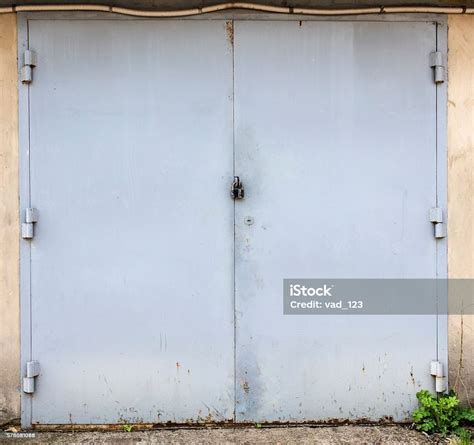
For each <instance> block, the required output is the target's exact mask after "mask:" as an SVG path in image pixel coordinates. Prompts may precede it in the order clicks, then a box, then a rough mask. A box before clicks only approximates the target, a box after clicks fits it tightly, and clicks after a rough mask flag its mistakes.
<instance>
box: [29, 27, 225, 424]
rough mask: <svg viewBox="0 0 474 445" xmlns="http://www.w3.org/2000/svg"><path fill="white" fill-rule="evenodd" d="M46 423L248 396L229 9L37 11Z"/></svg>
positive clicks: (37, 306) (38, 332)
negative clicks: (239, 370)
mask: <svg viewBox="0 0 474 445" xmlns="http://www.w3.org/2000/svg"><path fill="white" fill-rule="evenodd" d="M29 44H30V48H32V49H33V48H34V50H35V51H36V54H37V58H38V61H37V66H36V68H35V69H34V81H33V82H32V83H31V84H30V87H29V89H30V93H29V94H30V147H31V152H30V153H31V154H30V187H31V206H33V207H36V208H37V209H38V216H39V221H38V222H37V223H36V225H35V230H36V233H35V237H34V239H33V240H32V241H31V335H32V344H31V357H32V358H34V359H35V360H38V361H39V362H40V366H41V376H40V377H39V378H37V391H36V392H35V394H34V396H33V397H32V399H33V406H32V421H33V422H34V423H36V422H39V423H115V422H120V421H127V422H160V421H172V422H185V421H186V420H188V419H192V420H198V419H205V418H207V417H210V418H212V419H213V420H225V419H229V418H232V417H233V410H234V395H233V391H234V375H233V373H234V362H233V358H234V352H233V342H234V327H233V317H234V315H233V254H232V249H233V203H232V201H231V200H230V199H229V191H228V190H229V184H228V181H229V178H231V177H232V140H233V135H232V51H231V45H230V43H229V41H228V39H227V34H226V24H225V21H213V22H193V23H186V22H171V21H170V22H162V23H159V24H157V23H156V22H144V21H113V20H112V21H103V20H102V21H75V20H69V21H64V20H58V21H50V20H49V21H47V20H44V21H43V20H39V21H35V20H32V21H30V23H29Z"/></svg>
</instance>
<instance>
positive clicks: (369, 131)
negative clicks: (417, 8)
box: [234, 21, 446, 422]
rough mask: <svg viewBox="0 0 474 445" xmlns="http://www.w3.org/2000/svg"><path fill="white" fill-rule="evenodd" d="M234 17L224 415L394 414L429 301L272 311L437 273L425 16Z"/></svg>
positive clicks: (420, 384) (411, 399) (420, 374)
mask: <svg viewBox="0 0 474 445" xmlns="http://www.w3.org/2000/svg"><path fill="white" fill-rule="evenodd" d="M234 28H235V29H234V39H235V122H236V124H235V137H236V144H235V157H236V162H235V164H236V167H235V168H236V174H238V175H241V178H242V180H243V182H244V184H246V186H247V188H246V197H245V199H244V200H243V201H239V202H236V280H235V283H236V320H237V324H236V357H237V360H236V377H237V384H236V390H237V400H236V403H237V405H236V419H237V420H238V421H258V422H262V421H305V420H313V419H317V420H325V419H352V420H357V419H361V418H367V419H371V420H377V419H380V418H382V417H384V416H391V417H392V418H393V419H394V420H397V421H400V420H407V419H408V418H409V416H410V413H411V411H412V409H413V408H414V407H415V406H416V404H417V401H416V397H415V394H416V392H417V391H418V390H419V389H420V388H430V389H431V388H433V380H432V378H431V376H430V375H429V373H428V372H427V369H428V366H429V363H430V361H431V360H432V359H433V358H434V357H436V356H437V317H436V315H421V316H415V315H411V316H408V317H406V316H393V315H390V316H382V315H380V316H363V315H358V316H344V315H337V316H326V315H323V316H314V315H306V316H289V315H283V314H282V308H281V304H282V303H281V298H282V297H281V295H282V290H281V289H282V282H283V279H284V278H311V277H317V278H322V279H324V278H329V279H330V278H388V277H391V278H415V277H425V278H435V277H436V276H437V273H438V270H437V254H440V253H441V252H442V250H443V249H445V248H446V247H445V242H444V241H436V240H435V239H434V237H433V228H432V225H431V223H430V222H429V220H428V211H429V209H430V207H432V206H434V205H435V203H436V199H437V178H436V158H437V151H436V85H435V84H434V82H433V73H432V71H431V69H430V67H429V65H428V63H427V61H428V56H429V54H430V52H431V51H434V50H435V48H436V25H435V24H433V23H431V22H430V23H383V24H382V23H370V22H365V23H364V22H359V23H334V22H332V23H331V22H326V23H325V22H304V21H303V22H299V23H298V22H279V23H275V22H252V21H237V22H236V23H235V27H234ZM387 58H389V59H390V63H388V60H387ZM441 193H444V190H442V191H441ZM247 216H251V217H252V218H253V219H254V223H253V224H252V225H248V224H246V223H245V221H244V220H245V218H246V217H247ZM437 252H438V253H437ZM438 258H441V257H438ZM444 273H446V272H445V271H444ZM328 284H330V283H328ZM439 341H440V342H443V341H444V342H446V339H445V338H439Z"/></svg>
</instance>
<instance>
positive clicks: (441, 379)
mask: <svg viewBox="0 0 474 445" xmlns="http://www.w3.org/2000/svg"><path fill="white" fill-rule="evenodd" d="M430 368H431V372H430V374H431V375H432V376H433V377H434V378H435V390H436V392H445V391H446V390H447V389H448V385H447V380H446V376H445V375H444V366H443V364H442V363H441V362H440V361H438V360H433V361H432V362H431V366H430Z"/></svg>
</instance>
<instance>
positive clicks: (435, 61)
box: [430, 51, 446, 83]
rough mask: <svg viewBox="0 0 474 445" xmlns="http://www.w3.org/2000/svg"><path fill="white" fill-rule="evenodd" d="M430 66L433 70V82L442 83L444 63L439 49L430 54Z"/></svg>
mask: <svg viewBox="0 0 474 445" xmlns="http://www.w3.org/2000/svg"><path fill="white" fill-rule="evenodd" d="M430 67H431V68H433V71H434V81H435V83H443V82H444V80H445V71H446V68H445V64H444V57H443V53H442V52H441V51H434V52H432V53H431V54H430Z"/></svg>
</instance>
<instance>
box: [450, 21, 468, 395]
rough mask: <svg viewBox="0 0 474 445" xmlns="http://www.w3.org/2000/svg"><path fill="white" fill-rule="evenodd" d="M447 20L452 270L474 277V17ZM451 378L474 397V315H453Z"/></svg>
mask: <svg viewBox="0 0 474 445" xmlns="http://www.w3.org/2000/svg"><path fill="white" fill-rule="evenodd" d="M448 25H449V31H448V32H449V34H448V47H449V52H448V67H449V71H448V81H449V83H448V218H449V222H448V274H449V277H450V278H474V17H461V16H451V17H449V23H448ZM472 310H473V308H471V313H472ZM449 381H450V386H451V387H452V388H453V389H454V390H455V391H456V392H457V393H458V395H459V397H460V398H462V400H463V401H464V402H466V403H469V402H474V315H464V316H454V315H452V316H450V320H449Z"/></svg>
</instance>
